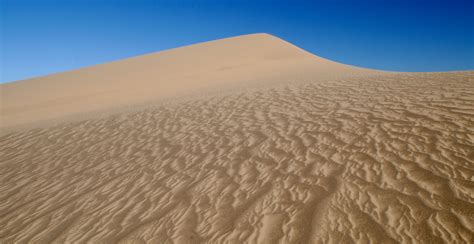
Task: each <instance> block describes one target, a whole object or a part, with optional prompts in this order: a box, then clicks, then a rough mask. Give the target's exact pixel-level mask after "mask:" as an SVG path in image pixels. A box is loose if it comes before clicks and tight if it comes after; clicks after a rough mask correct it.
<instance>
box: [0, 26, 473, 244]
mask: <svg viewBox="0 0 474 244" xmlns="http://www.w3.org/2000/svg"><path fill="white" fill-rule="evenodd" d="M0 92H1V93H0V95H1V99H0V101H1V104H0V105H1V110H0V111H1V114H0V115H1V118H0V119H1V120H0V122H1V124H0V129H1V135H0V183H1V184H0V243H474V232H473V230H474V71H463V72H440V73H394V72H382V71H376V70H369V69H363V68H357V67H352V66H348V65H343V64H339V63H336V62H332V61H329V60H326V59H323V58H319V57H317V56H314V55H313V54H310V53H308V52H305V51H304V50H302V49H299V48H298V47H295V46H293V45H291V44H289V43H287V42H285V41H283V40H281V39H279V38H276V37H273V36H270V35H267V34H254V35H246V36H239V37H234V38H228V39H222V40H217V41H211V42H206V43H202V44H197V45H192V46H187V47H182V48H177V49H172V50H168V51H164V52H158V53H153V54H149V55H144V56H139V57H135V58H130V59H126V60H121V61H117V62H112V63H108V64H102V65H97V66H93V67H87V68H83V69H79V70H74V71H69V72H64V73H60V74H54V75H50V76H46V77H39V78H35V79H30V80H23V81H17V82H12V83H7V84H2V85H0Z"/></svg>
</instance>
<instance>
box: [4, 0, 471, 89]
mask: <svg viewBox="0 0 474 244" xmlns="http://www.w3.org/2000/svg"><path fill="white" fill-rule="evenodd" d="M0 2H1V9H0V10H1V13H0V18H1V19H0V26H1V32H0V41H1V43H0V45H1V50H0V58H1V59H0V65H1V66H0V68H1V70H0V78H1V79H0V82H9V81H15V80H20V79H26V78H31V77H35V76H41V75H47V74H51V73H56V72H62V71H66V70H71V69H76V68H80V67H85V66H89V65H94V64H99V63H104V62H108V61H113V60H118V59H122V58H127V57H131V56H136V55H140V54H146V53H150V52H155V51H160V50H165V49H169V48H174V47H179V46H183V45H189V44H194V43H199V42H203V41H209V40H214V39H219V38H224V37H230V36H236V35H241V34H248V33H258V32H265V33H269V34H273V35H276V36H278V37H280V38H282V39H285V40H287V41H289V42H291V43H293V44H295V45H297V46H299V47H301V48H303V49H306V50H308V51H310V52H312V53H314V54H316V55H318V56H321V57H324V58H328V59H331V60H335V61H338V62H342V63H346V64H351V65H356V66H362V67H368V68H376V69H383V70H394V71H448V70H468V69H474V14H473V13H474V1H471V0H446V1H438V0H398V1H396V0H385V1H384V0H369V1H363V0H359V1H356V0H346V1H342V0H332V1H330V0H329V1H317V0H313V1H304V0H288V1H278V0H273V1H270V0H253V1H250V0H242V1H237V0H221V1H218V0H213V1H212V0H201V1H199V0H194V1H191V0H174V1H172V0H168V1H163V0H161V1H159V0H154V1H153V0H97V1H93V0H67V1H63V0H42V1H39V0H0Z"/></svg>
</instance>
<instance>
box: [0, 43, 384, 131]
mask: <svg viewBox="0 0 474 244" xmlns="http://www.w3.org/2000/svg"><path fill="white" fill-rule="evenodd" d="M374 72H376V71H373V70H367V69H362V68H356V67H351V66H347V65H342V64H338V63H335V62H332V61H329V60H325V59H322V58H319V57H317V56H314V55H312V54H310V53H308V52H306V51H304V50H302V49H299V48H298V47H296V46H293V45H292V44H290V43H287V42H285V41H283V40H281V39H279V38H277V37H274V36H271V35H268V34H252V35H245V36H238V37H233V38H226V39H221V40H217V41H210V42H206V43H201V44H196V45H191V46H186V47H182V48H176V49H171V50H167V51H162V52H158V53H153V54H148V55H142V56H138V57H134V58H129V59H124V60H119V61H116V62H111V63H106V64H101V65H96V66H92V67H86V68H83V69H78V70H73V71H69V72H64V73H59V74H53V75H50V76H44V77H38V78H34V79H29V80H23V81H17V82H12V83H6V84H0V91H1V94H2V99H1V102H2V106H1V107H0V109H1V111H0V113H1V114H2V119H1V121H0V122H1V123H0V126H1V127H4V128H7V127H11V126H12V125H21V124H34V122H37V121H42V120H51V119H59V121H61V120H62V118H64V117H66V116H71V115H76V114H81V113H82V114H83V113H89V112H92V113H100V112H103V111H107V110H110V109H113V108H119V110H120V108H122V107H124V106H131V105H134V104H143V103H149V102H156V101H157V100H163V99H170V98H181V97H186V96H190V95H193V94H200V93H208V92H212V91H218V92H222V91H228V90H235V89H238V88H249V87H255V86H265V85H268V84H272V83H273V84H274V83H278V82H287V81H289V80H292V81H301V80H308V79H311V77H318V79H321V80H322V79H327V78H334V76H340V75H355V74H368V73H374Z"/></svg>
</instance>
